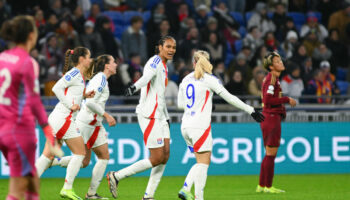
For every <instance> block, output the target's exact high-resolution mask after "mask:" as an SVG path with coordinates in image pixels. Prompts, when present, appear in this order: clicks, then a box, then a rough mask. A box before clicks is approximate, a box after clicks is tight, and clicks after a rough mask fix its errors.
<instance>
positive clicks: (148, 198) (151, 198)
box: [142, 197, 155, 200]
mask: <svg viewBox="0 0 350 200" xmlns="http://www.w3.org/2000/svg"><path fill="white" fill-rule="evenodd" d="M142 200H155V199H154V198H153V197H143V198H142Z"/></svg>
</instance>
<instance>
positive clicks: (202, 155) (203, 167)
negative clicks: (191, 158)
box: [194, 151, 211, 200]
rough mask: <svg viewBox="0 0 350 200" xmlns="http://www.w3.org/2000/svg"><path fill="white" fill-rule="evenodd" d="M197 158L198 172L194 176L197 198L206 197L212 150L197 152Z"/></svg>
mask: <svg viewBox="0 0 350 200" xmlns="http://www.w3.org/2000/svg"><path fill="white" fill-rule="evenodd" d="M195 156H196V160H197V164H196V165H197V167H196V173H195V176H194V188H195V197H196V198H195V199H198V200H203V199H204V187H205V184H206V182H207V174H208V168H209V164H210V156H211V152H210V151H207V152H197V153H195Z"/></svg>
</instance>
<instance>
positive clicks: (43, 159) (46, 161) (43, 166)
mask: <svg viewBox="0 0 350 200" xmlns="http://www.w3.org/2000/svg"><path fill="white" fill-rule="evenodd" d="M59 145H61V144H60V143H59ZM53 159H54V155H52V154H51V151H50V148H49V141H46V143H45V147H44V150H43V153H42V154H41V155H40V157H39V158H38V159H37V160H36V162H35V167H36V170H37V173H38V176H39V177H41V175H42V174H43V173H44V171H45V170H47V169H48V168H49V167H50V166H51V164H52V162H53Z"/></svg>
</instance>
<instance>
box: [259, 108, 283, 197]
mask: <svg viewBox="0 0 350 200" xmlns="http://www.w3.org/2000/svg"><path fill="white" fill-rule="evenodd" d="M269 119H270V120H269V124H267V127H266V128H265V132H266V138H265V139H264V146H265V150H266V154H265V157H264V159H263V161H262V164H261V166H262V169H261V171H262V172H263V174H264V176H263V178H264V180H263V182H264V185H265V188H264V192H269V193H281V192H284V191H283V190H280V189H276V188H274V187H272V182H273V177H274V168H275V158H276V155H277V152H278V147H279V145H280V140H281V116H280V115H276V114H270V116H269Z"/></svg>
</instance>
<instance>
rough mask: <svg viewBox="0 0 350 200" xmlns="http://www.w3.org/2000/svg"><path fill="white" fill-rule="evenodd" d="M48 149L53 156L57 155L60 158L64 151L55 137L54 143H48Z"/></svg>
mask: <svg viewBox="0 0 350 200" xmlns="http://www.w3.org/2000/svg"><path fill="white" fill-rule="evenodd" d="M49 149H50V153H51V154H52V155H54V156H57V157H59V158H62V157H63V156H64V152H63V151H62V149H61V145H60V144H59V143H58V141H57V140H56V139H55V143H54V145H52V144H51V143H49Z"/></svg>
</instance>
